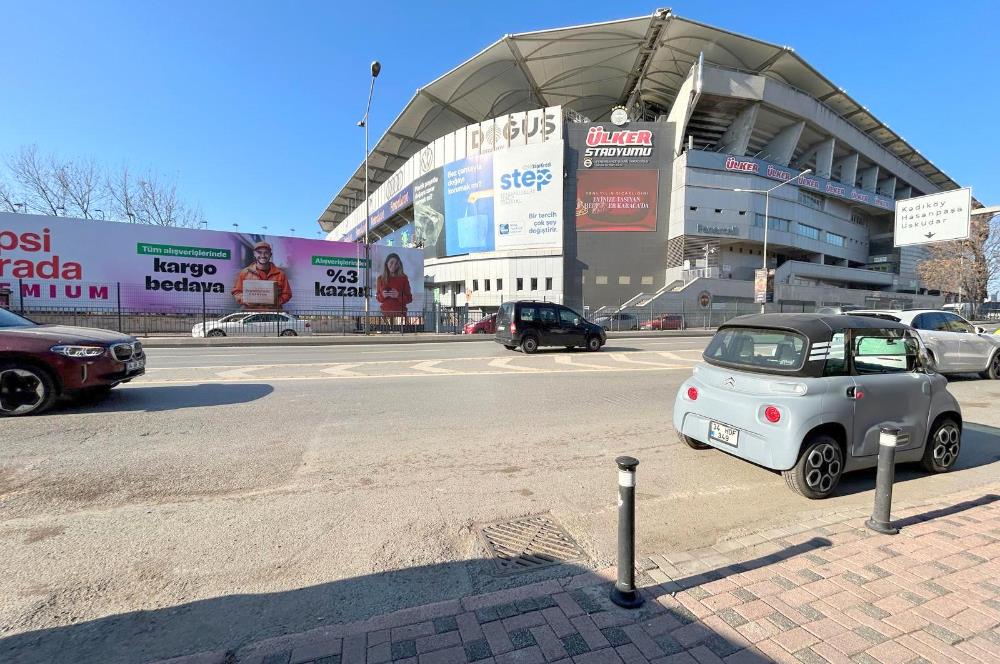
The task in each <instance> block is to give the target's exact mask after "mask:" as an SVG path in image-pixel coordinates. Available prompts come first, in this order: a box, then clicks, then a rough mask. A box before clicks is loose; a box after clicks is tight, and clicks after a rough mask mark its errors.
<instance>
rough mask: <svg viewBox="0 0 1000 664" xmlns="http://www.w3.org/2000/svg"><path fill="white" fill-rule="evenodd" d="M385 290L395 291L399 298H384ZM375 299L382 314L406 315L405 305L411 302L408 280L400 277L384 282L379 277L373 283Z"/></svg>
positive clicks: (380, 276) (384, 280)
mask: <svg viewBox="0 0 1000 664" xmlns="http://www.w3.org/2000/svg"><path fill="white" fill-rule="evenodd" d="M387 290H394V291H396V292H397V293H398V294H399V297H386V295H385V291H387ZM375 299H377V300H378V301H379V303H380V304H381V305H382V313H384V314H403V315H406V305H408V304H409V303H410V302H413V295H412V294H411V293H410V280H409V278H408V277H406V276H405V275H402V276H398V277H389V279H388V280H386V279H385V278H384V277H382V275H379V277H378V279H377V280H376V282H375Z"/></svg>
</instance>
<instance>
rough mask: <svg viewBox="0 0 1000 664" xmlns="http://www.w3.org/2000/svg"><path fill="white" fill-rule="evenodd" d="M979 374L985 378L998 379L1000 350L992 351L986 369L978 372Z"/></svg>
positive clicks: (999, 378)
mask: <svg viewBox="0 0 1000 664" xmlns="http://www.w3.org/2000/svg"><path fill="white" fill-rule="evenodd" d="M979 376H980V377H981V378H986V379H987V380H1000V350H996V351H993V357H991V358H990V363H989V365H988V366H987V367H986V371H981V372H979Z"/></svg>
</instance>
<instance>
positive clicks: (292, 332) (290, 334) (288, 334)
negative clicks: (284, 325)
mask: <svg viewBox="0 0 1000 664" xmlns="http://www.w3.org/2000/svg"><path fill="white" fill-rule="evenodd" d="M281 336H283V337H297V336H299V333H298V332H296V331H295V330H282V331H281Z"/></svg>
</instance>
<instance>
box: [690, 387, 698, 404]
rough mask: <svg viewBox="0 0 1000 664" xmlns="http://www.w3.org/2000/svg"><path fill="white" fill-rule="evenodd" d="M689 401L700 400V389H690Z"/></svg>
mask: <svg viewBox="0 0 1000 664" xmlns="http://www.w3.org/2000/svg"><path fill="white" fill-rule="evenodd" d="M688 399H690V400H691V401H697V400H698V388H697V387H689V388H688Z"/></svg>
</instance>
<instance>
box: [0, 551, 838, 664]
mask: <svg viewBox="0 0 1000 664" xmlns="http://www.w3.org/2000/svg"><path fill="white" fill-rule="evenodd" d="M830 544H831V543H830V541H829V540H827V539H824V538H813V539H811V540H809V541H808V542H805V543H803V544H799V545H796V546H792V547H789V548H787V549H785V550H782V551H779V552H776V553H773V554H771V555H768V556H763V557H760V558H756V559H753V560H749V561H745V562H742V563H739V564H733V565H729V566H726V567H723V568H719V569H714V570H709V571H705V572H702V573H699V574H694V575H691V576H689V577H685V578H682V579H679V580H677V581H675V582H673V583H668V584H661V585H656V586H647V587H645V588H643V589H642V593H643V594H644V595H645V597H646V598H647V601H646V603H645V604H644V605H643V606H642V607H641V608H639V609H637V610H633V611H626V610H623V609H620V608H618V607H617V606H615V605H614V604H612V603H611V601H610V600H609V598H608V593H609V591H610V589H611V587H612V584H611V583H609V582H607V581H605V580H604V579H603V578H601V577H600V576H598V575H597V574H595V573H594V572H593V571H592V570H590V569H588V568H585V567H581V566H577V565H570V564H565V565H561V566H558V567H554V568H550V569H549V571H548V572H542V571H538V572H535V573H533V574H532V575H530V576H523V575H516V576H514V577H510V576H507V577H494V579H493V582H492V586H493V587H491V588H489V589H490V590H492V589H496V588H500V589H503V588H505V587H515V586H518V585H527V584H531V583H536V582H539V581H543V580H544V585H543V586H539V587H538V590H537V591H534V592H522V593H519V596H518V597H517V598H512V597H511V596H507V597H500V598H497V599H496V602H495V603H494V602H491V601H489V598H483V597H481V596H480V597H477V598H476V601H477V605H476V606H475V607H473V609H474V614H475V619H476V621H477V622H478V623H480V624H483V623H488V622H493V621H498V620H505V619H507V618H513V617H514V616H519V615H524V614H534V615H532V616H525V618H522V619H520V620H522V621H523V622H524V624H528V625H541V624H546V619H545V618H544V617H543V616H544V614H543V613H541V612H542V611H544V610H546V609H549V608H554V607H557V606H559V604H558V603H557V602H556V600H555V599H554V598H553V594H554V593H559V592H566V593H567V594H568V595H569V597H571V598H572V599H573V600H574V601H575V602H576V604H578V605H579V606H580V608H582V609H583V611H584V612H585V613H586V614H588V615H589V616H590V618H591V620H592V621H593V622H591V621H590V620H588V621H586V625H589V629H594V624H596V625H597V626H598V627H599V628H601V632H602V633H603V637H604V638H607V640H608V641H609V642H610V643H611V646H612V647H614V646H621V645H625V644H627V643H629V642H630V637H629V636H628V635H627V634H626V632H625V631H623V630H622V629H621V627H626V626H628V625H632V624H638V625H641V626H642V629H643V630H644V631H645V633H646V635H647V637H648V638H651V639H652V641H653V642H655V644H656V647H658V648H659V649H660V650H662V651H663V653H664V654H665V655H671V654H676V653H680V652H684V651H685V650H687V649H688V648H693V647H695V646H696V645H698V646H700V647H702V648H703V649H707V650H708V651H710V652H712V653H714V654H715V655H716V656H718V657H726V656H728V655H731V654H733V653H735V652H738V651H740V650H742V648H743V647H744V646H743V645H739V644H737V643H734V642H733V641H731V640H730V639H728V638H727V637H725V636H723V635H721V634H719V633H717V632H715V631H713V630H712V629H710V628H709V627H706V626H705V625H704V624H703V623H701V622H700V621H699V620H698V618H697V617H695V615H694V614H692V613H691V612H690V611H688V610H687V609H686V608H685V607H684V606H683V605H682V604H680V602H678V601H677V600H676V599H674V598H673V597H671V595H672V594H673V593H674V592H677V591H680V590H683V589H689V588H693V587H695V586H698V585H701V584H703V583H709V582H710V581H713V580H716V579H721V578H724V577H726V576H729V575H732V574H738V573H740V572H744V571H748V570H753V569H758V568H760V567H764V566H767V565H772V564H775V563H778V562H781V561H783V560H787V559H789V558H791V557H794V556H797V555H801V554H805V553H808V552H810V551H814V550H816V549H821V548H823V547H827V546H830ZM494 569H495V568H494V565H493V563H492V562H491V561H489V560H484V559H474V560H468V561H462V562H455V563H442V564H436V565H427V566H420V567H411V568H407V569H401V570H394V571H389V572H382V573H378V574H372V575H366V576H359V577H355V578H350V579H343V580H339V581H333V582H330V583H325V584H320V585H315V586H310V587H306V588H299V589H295V590H289V591H285V592H275V593H261V594H236V595H229V596H224V597H215V598H212V599H206V600H199V601H195V602H190V603H187V604H181V605H177V606H171V607H164V608H156V609H150V610H144V611H132V612H128V613H122V614H118V615H111V616H107V617H104V618H99V619H96V620H90V621H87V622H82V623H78V624H72V625H65V626H61V627H55V628H50V629H42V630H37V631H32V632H25V633H21V634H16V635H14V636H7V637H5V638H2V639H0V661H3V662H4V663H5V664H39V663H41V662H46V663H53V664H63V663H65V664H69V663H72V664H84V663H89V662H95V663H96V662H100V663H101V664H125V663H126V662H127V663H130V664H131V663H136V664H138V663H141V662H156V661H160V660H164V659H168V658H172V657H178V656H182V655H190V654H196V653H206V652H215V653H218V655H217V656H215V657H206V658H205V659H204V660H201V659H200V660H199V661H204V662H206V663H211V664H215V663H216V662H218V663H219V664H222V662H224V661H225V662H227V664H228V663H230V662H241V661H251V660H252V661H259V658H260V657H261V656H262V655H267V654H269V653H273V652H275V651H282V650H284V651H285V654H283V655H281V657H278V658H276V659H275V660H274V661H282V662H287V661H289V657H290V655H291V650H292V649H293V647H294V646H295V645H296V644H295V643H294V641H293V640H292V639H291V638H289V639H281V638H279V637H284V636H288V637H292V636H294V635H297V634H301V633H302V632H307V631H310V630H317V629H321V628H332V627H333V626H335V625H338V624H344V623H349V622H355V621H358V620H365V619H367V618H369V617H373V616H379V615H383V614H386V613H391V612H394V611H400V610H405V609H412V615H411V614H410V613H407V614H406V615H405V617H404V618H403V619H401V620H398V621H396V623H395V624H394V625H393V626H394V627H402V626H404V625H412V624H417V623H423V625H421V627H424V628H425V629H424V630H422V631H418V633H417V634H416V635H414V634H410V635H405V636H404V635H398V633H397V631H396V630H393V631H392V633H391V637H388V638H390V639H391V641H392V643H391V646H390V647H391V649H392V652H393V653H396V652H397V649H398V651H399V652H403V651H408V652H412V653H413V654H416V648H418V647H419V648H421V651H422V652H423V649H424V647H425V646H426V643H421V642H420V637H421V636H424V635H428V636H429V635H430V634H434V633H435V632H438V633H440V632H447V631H455V630H457V623H456V621H455V620H454V619H453V618H448V617H446V616H454V615H455V614H456V613H461V612H465V611H464V609H462V608H459V607H458V606H457V605H454V606H452V607H451V610H450V611H449V610H447V608H446V609H445V610H443V611H441V612H440V615H441V616H442V618H441V619H439V620H433V628H432V627H431V625H430V622H431V620H432V618H433V616H432V617H431V618H429V617H428V612H427V611H425V610H422V609H419V608H417V607H420V606H423V605H425V604H428V603H433V602H442V601H446V600H455V599H460V598H462V597H467V596H470V595H472V596H474V595H477V594H479V593H481V592H482V590H483V589H482V588H481V587H475V586H476V585H477V584H476V583H475V582H474V579H476V578H477V576H479V577H481V576H482V575H487V576H493V575H494ZM641 574H642V573H641V572H640V575H641ZM525 590H527V589H525ZM137 596H139V597H141V589H137ZM652 600H659V601H652ZM439 606H441V605H439ZM560 615H561V614H560ZM376 620H377V619H376ZM562 620H563V621H565V620H566V619H565V617H564V618H562ZM573 620H574V622H573V623H568V622H565V623H564V624H566V625H572V627H574V628H579V629H580V631H581V632H582V631H583V630H584V629H588V627H587V626H586V625H584V624H581V623H580V622H579V619H573ZM539 621H540V622H539ZM508 625H509V624H505V626H504V628H505V629H507V627H508ZM384 626H385V625H382V626H381V627H380V626H379V625H378V624H376V622H375V621H373V622H372V624H371V626H370V627H367V628H366V629H367V630H368V631H374V630H378V629H384ZM516 630H517V627H514V626H510V630H508V631H510V632H511V638H512V639H514V641H515V642H516V643H515V646H514V647H515V648H518V649H521V650H520V651H519V652H518V654H517V655H514V659H512V660H511V661H518V660H517V657H518V655H522V654H523V655H525V656H526V657H532V656H533V655H532V653H531V652H528V650H529V649H531V648H535V649H536V650H537V647H536V642H535V640H534V637H533V636H532V635H531V632H530V631H529V630H528V629H521V630H520V633H519V634H516V635H515V634H514V631H516ZM332 631H333V630H332V629H330V630H329V631H328V632H326V633H331V632H332ZM415 631H416V630H415ZM457 636H458V635H456V636H455V637H452V642H451V646H452V647H453V648H455V649H457V647H458V646H456V643H459V642H458V640H457ZM561 636H562V638H561V643H562V646H563V647H564V648H565V649H566V651H567V655H569V656H580V655H583V654H585V653H587V652H590V651H592V650H593V651H596V650H601V649H604V648H607V647H608V646H607V645H603V644H602V645H600V646H597V647H593V648H592V647H591V645H588V642H589V641H591V640H592V639H593V638H594V637H595V634H594V633H593V632H591V633H589V634H588V635H587V638H586V639H584V638H583V635H582V634H581V633H578V632H573V633H563V634H562V635H561ZM596 637H597V638H598V639H601V638H602V637H601V636H600V635H596ZM265 639H276V640H274V641H270V642H268V643H266V644H260V643H259V642H260V641H263V640H265ZM648 643H649V642H648V641H647V643H646V645H645V647H649V646H648ZM255 644H257V645H255ZM462 646H464V650H465V655H466V657H465V658H466V659H468V660H469V661H476V660H479V659H485V658H488V657H491V656H494V655H500V654H502V653H499V652H497V653H493V652H492V650H491V647H490V643H489V641H487V640H485V639H483V638H482V637H480V638H479V639H477V640H474V641H471V642H466V643H464V644H462ZM549 646H550V647H551V644H549ZM369 652H370V651H369ZM535 654H537V655H538V658H539V661H540V658H541V654H540V653H535ZM251 655H252V657H251ZM408 656H409V655H408ZM741 657H742V659H740V661H741V662H750V663H752V664H755V663H756V662H761V663H763V662H767V661H770V660H768V659H767V658H765V657H763V656H761V655H759V654H756V653H755V652H751V651H745V652H743V653H742V654H741ZM267 661H271V660H270V659H268V660H267ZM449 661H450V660H449ZM463 661H464V660H463Z"/></svg>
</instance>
